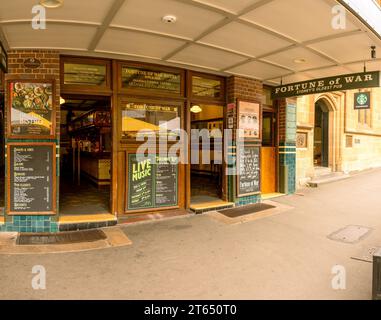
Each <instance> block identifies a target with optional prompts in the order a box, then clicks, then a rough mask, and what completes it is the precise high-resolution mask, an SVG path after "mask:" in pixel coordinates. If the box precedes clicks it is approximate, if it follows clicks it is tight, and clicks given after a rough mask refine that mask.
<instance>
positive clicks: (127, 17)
mask: <svg viewBox="0 0 381 320" xmlns="http://www.w3.org/2000/svg"><path fill="white" fill-rule="evenodd" d="M166 15H174V16H176V18H177V22H176V23H174V24H166V23H164V22H162V18H163V17H164V16H166ZM222 19H224V16H223V15H220V14H217V13H215V12H212V11H209V10H205V9H201V8H198V7H196V6H192V5H187V4H184V3H181V2H178V1H174V0H144V1H142V0H128V1H126V3H125V5H124V6H123V7H122V8H121V9H120V10H119V12H118V14H117V15H116V17H115V19H114V21H113V22H112V25H116V26H125V27H133V28H139V29H144V30H151V31H155V32H160V33H165V34H171V35H176V36H181V37H185V38H189V39H193V38H195V37H197V36H199V35H200V34H201V33H202V32H204V31H205V30H206V29H207V28H209V27H211V26H213V25H214V24H216V23H217V22H219V21H221V20H222Z"/></svg>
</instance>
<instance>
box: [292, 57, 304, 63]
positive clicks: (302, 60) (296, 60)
mask: <svg viewBox="0 0 381 320" xmlns="http://www.w3.org/2000/svg"><path fill="white" fill-rule="evenodd" d="M294 62H295V63H306V62H307V60H306V59H303V58H300V59H295V60H294Z"/></svg>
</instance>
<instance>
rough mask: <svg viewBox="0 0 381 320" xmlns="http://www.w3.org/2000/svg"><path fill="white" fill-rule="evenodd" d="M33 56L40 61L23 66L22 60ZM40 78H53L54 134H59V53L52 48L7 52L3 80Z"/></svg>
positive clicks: (6, 99)
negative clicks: (6, 63) (33, 66)
mask: <svg viewBox="0 0 381 320" xmlns="http://www.w3.org/2000/svg"><path fill="white" fill-rule="evenodd" d="M28 58H34V59H37V60H39V61H40V62H41V66H40V67H38V68H35V69H31V68H27V67H25V66H24V61H25V60H26V59H28ZM14 79H41V80H55V89H56V95H55V98H56V99H55V101H56V105H55V108H56V117H57V118H56V135H57V140H58V139H59V135H60V112H59V110H60V55H59V52H58V51H54V50H12V51H9V52H8V73H7V74H6V75H5V80H14ZM7 94H8V90H7V88H5V101H6V103H7V101H8V97H7Z"/></svg>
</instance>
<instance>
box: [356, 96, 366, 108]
mask: <svg viewBox="0 0 381 320" xmlns="http://www.w3.org/2000/svg"><path fill="white" fill-rule="evenodd" d="M367 102H368V97H367V95H366V94H359V95H358V97H357V103H358V104H359V105H361V106H363V105H365V104H366V103H367Z"/></svg>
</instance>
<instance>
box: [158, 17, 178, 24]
mask: <svg viewBox="0 0 381 320" xmlns="http://www.w3.org/2000/svg"><path fill="white" fill-rule="evenodd" d="M161 21H163V22H164V23H168V24H171V23H176V21H177V18H176V17H175V16H172V15H167V16H164V17H163V18H161Z"/></svg>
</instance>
